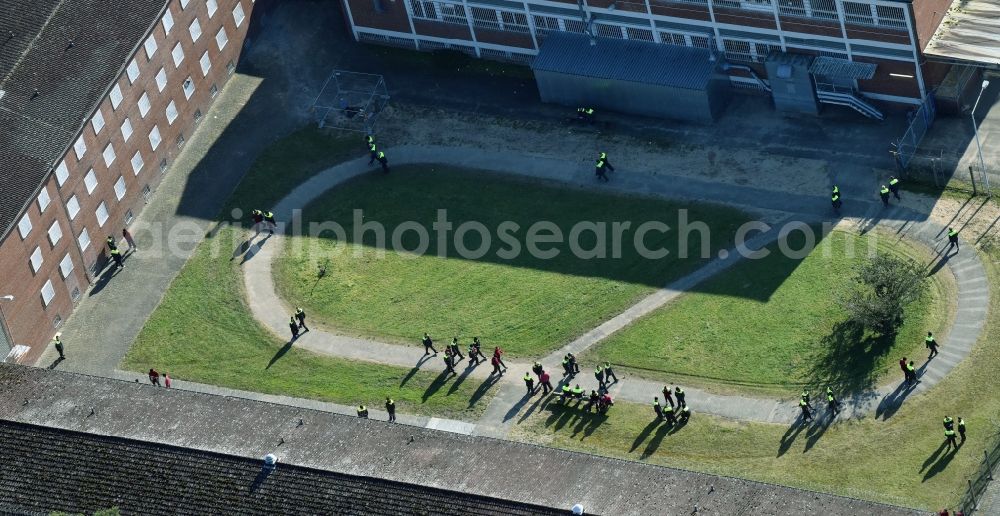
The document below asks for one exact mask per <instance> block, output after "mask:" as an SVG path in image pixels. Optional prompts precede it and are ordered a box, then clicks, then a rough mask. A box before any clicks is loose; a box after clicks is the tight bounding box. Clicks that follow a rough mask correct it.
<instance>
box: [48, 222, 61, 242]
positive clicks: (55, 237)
mask: <svg viewBox="0 0 1000 516" xmlns="http://www.w3.org/2000/svg"><path fill="white" fill-rule="evenodd" d="M61 238H62V228H61V227H59V221H58V220H57V221H55V222H53V223H52V225H51V226H49V243H50V244H52V245H53V246H55V245H56V242H58V241H59V240H60V239H61Z"/></svg>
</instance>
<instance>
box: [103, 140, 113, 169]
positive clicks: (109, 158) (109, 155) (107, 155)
mask: <svg viewBox="0 0 1000 516" xmlns="http://www.w3.org/2000/svg"><path fill="white" fill-rule="evenodd" d="M102 154H103V155H104V164H105V165H107V166H108V167H111V164H112V163H114V162H115V158H116V157H117V155H116V154H115V148H114V147H112V146H111V144H110V143H109V144H108V146H107V147H105V148H104V152H103V153H102Z"/></svg>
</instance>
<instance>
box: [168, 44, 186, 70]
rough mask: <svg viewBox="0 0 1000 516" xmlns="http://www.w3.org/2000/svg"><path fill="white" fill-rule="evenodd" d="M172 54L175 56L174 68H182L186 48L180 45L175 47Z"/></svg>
mask: <svg viewBox="0 0 1000 516" xmlns="http://www.w3.org/2000/svg"><path fill="white" fill-rule="evenodd" d="M170 54H171V55H172V56H174V66H180V65H181V62H182V61H184V48H183V47H181V44H180V43H178V44H176V45H174V49H173V50H171V51H170Z"/></svg>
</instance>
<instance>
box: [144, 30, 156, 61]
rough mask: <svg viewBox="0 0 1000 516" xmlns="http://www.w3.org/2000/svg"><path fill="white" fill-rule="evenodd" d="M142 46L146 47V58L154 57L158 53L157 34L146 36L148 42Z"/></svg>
mask: <svg viewBox="0 0 1000 516" xmlns="http://www.w3.org/2000/svg"><path fill="white" fill-rule="evenodd" d="M142 46H144V47H146V58H147V59H152V58H153V56H154V55H155V54H156V48H157V46H156V36H155V35H153V34H150V35H149V37H148V38H146V42H145V43H143V44H142Z"/></svg>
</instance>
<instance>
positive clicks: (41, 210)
mask: <svg viewBox="0 0 1000 516" xmlns="http://www.w3.org/2000/svg"><path fill="white" fill-rule="evenodd" d="M42 196H44V197H45V202H42ZM35 201H36V202H37V203H38V212H39V213H45V208H48V207H49V204H50V203H51V202H52V196H50V195H49V185H42V189H41V190H40V191H39V192H38V197H36V198H35Z"/></svg>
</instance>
